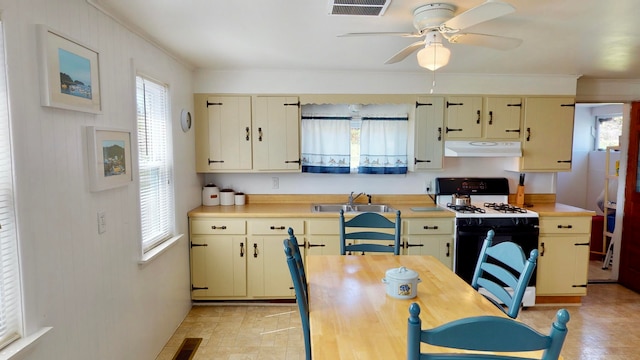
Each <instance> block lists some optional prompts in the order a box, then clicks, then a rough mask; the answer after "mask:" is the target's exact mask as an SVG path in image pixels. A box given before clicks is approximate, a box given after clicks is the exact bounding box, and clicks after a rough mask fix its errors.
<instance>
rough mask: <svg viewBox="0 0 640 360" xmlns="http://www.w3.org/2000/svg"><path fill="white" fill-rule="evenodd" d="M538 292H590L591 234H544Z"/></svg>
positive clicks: (541, 237)
mask: <svg viewBox="0 0 640 360" xmlns="http://www.w3.org/2000/svg"><path fill="white" fill-rule="evenodd" d="M539 242H540V248H539V249H538V250H539V252H540V255H539V256H538V266H537V267H538V269H537V271H538V277H537V284H536V294H537V295H555V296H557V295H586V294H587V272H588V267H589V237H587V236H553V235H550V236H540V239H539Z"/></svg>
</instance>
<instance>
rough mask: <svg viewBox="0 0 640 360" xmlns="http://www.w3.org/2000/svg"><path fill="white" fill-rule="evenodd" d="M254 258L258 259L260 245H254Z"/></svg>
mask: <svg viewBox="0 0 640 360" xmlns="http://www.w3.org/2000/svg"><path fill="white" fill-rule="evenodd" d="M253 257H254V258H257V257H258V244H256V243H253Z"/></svg>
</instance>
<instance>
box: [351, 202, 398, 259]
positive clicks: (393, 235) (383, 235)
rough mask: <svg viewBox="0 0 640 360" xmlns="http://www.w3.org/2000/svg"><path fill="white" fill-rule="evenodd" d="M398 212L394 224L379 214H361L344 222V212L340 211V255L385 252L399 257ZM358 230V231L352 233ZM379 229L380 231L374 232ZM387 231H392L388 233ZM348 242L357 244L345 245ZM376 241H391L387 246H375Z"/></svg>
mask: <svg viewBox="0 0 640 360" xmlns="http://www.w3.org/2000/svg"><path fill="white" fill-rule="evenodd" d="M401 224H402V222H401V218H400V211H396V218H395V222H394V221H391V220H389V219H388V218H386V217H384V216H383V215H381V214H379V213H371V212H367V213H361V214H358V215H356V216H354V217H353V218H352V219H349V220H346V219H345V216H344V210H340V254H342V255H346V254H347V252H356V251H357V252H363V253H366V252H386V253H393V254H395V255H400V235H401ZM351 229H358V230H360V231H353V230H351ZM376 229H381V231H376ZM388 229H392V231H389V230H388ZM348 240H357V241H358V243H357V244H356V243H347V241H348ZM378 241H384V242H387V241H392V242H393V243H392V244H391V246H388V245H387V244H384V243H383V244H376V243H375V242H378Z"/></svg>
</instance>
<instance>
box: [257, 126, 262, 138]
mask: <svg viewBox="0 0 640 360" xmlns="http://www.w3.org/2000/svg"><path fill="white" fill-rule="evenodd" d="M258 141H262V128H261V127H259V128H258Z"/></svg>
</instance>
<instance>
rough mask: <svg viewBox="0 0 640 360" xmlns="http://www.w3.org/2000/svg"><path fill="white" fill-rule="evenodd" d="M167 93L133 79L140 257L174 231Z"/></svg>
mask: <svg viewBox="0 0 640 360" xmlns="http://www.w3.org/2000/svg"><path fill="white" fill-rule="evenodd" d="M167 93H168V92H167V87H166V86H165V85H164V84H160V83H158V82H155V81H153V80H151V79H148V78H145V77H142V76H137V77H136V94H137V109H138V111H137V113H138V119H137V123H138V168H139V174H140V219H141V227H142V250H143V253H144V252H147V251H149V250H151V249H152V248H154V247H155V246H157V245H159V244H160V243H162V242H163V241H165V240H168V239H169V238H171V237H172V236H173V231H174V211H173V208H174V195H173V176H172V171H173V163H172V157H171V156H170V146H169V145H170V144H169V139H170V138H169V136H170V134H169V129H170V128H169V123H168V115H167V114H168V109H167Z"/></svg>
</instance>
